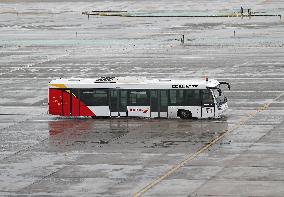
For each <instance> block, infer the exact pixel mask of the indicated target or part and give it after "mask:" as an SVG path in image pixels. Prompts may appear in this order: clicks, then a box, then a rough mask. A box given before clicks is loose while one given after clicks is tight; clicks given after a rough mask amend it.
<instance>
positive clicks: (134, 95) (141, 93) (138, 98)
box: [129, 90, 150, 106]
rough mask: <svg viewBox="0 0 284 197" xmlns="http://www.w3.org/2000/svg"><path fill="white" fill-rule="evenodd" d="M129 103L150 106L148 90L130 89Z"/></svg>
mask: <svg viewBox="0 0 284 197" xmlns="http://www.w3.org/2000/svg"><path fill="white" fill-rule="evenodd" d="M129 105H132V106H148V105H150V104H149V99H148V95H147V91H145V90H133V91H129Z"/></svg>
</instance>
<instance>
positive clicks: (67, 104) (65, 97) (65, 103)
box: [63, 90, 71, 116]
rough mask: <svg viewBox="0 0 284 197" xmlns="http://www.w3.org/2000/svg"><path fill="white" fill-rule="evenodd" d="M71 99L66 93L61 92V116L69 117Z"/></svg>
mask: <svg viewBox="0 0 284 197" xmlns="http://www.w3.org/2000/svg"><path fill="white" fill-rule="evenodd" d="M70 107H71V97H70V94H69V93H68V92H67V91H64V90H63V116H70V115H71V108H70Z"/></svg>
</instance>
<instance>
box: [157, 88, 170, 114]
mask: <svg viewBox="0 0 284 197" xmlns="http://www.w3.org/2000/svg"><path fill="white" fill-rule="evenodd" d="M158 97H159V99H158V102H159V117H161V118H167V117H168V91H167V90H160V91H158Z"/></svg>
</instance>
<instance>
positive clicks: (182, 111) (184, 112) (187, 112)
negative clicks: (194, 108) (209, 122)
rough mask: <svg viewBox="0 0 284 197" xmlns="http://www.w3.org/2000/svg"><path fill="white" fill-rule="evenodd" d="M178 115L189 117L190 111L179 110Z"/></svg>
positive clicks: (183, 117)
mask: <svg viewBox="0 0 284 197" xmlns="http://www.w3.org/2000/svg"><path fill="white" fill-rule="evenodd" d="M179 117H180V118H181V119H190V118H192V115H191V112H190V111H188V110H181V111H180V112H179Z"/></svg>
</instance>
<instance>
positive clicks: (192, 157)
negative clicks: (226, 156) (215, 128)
mask: <svg viewBox="0 0 284 197" xmlns="http://www.w3.org/2000/svg"><path fill="white" fill-rule="evenodd" d="M283 95H284V92H282V93H281V94H279V95H278V96H277V97H275V98H274V99H273V100H272V101H271V102H269V103H266V104H264V105H263V106H262V107H259V108H258V109H257V110H256V111H255V112H253V113H252V112H251V113H249V114H248V116H247V117H245V118H242V119H244V120H242V119H241V120H240V121H239V122H238V123H236V125H235V126H233V127H232V128H231V129H224V130H223V131H222V132H221V134H220V135H219V136H218V137H216V138H215V139H213V140H211V142H209V143H207V144H206V145H205V146H203V147H201V148H200V149H199V150H198V151H197V152H195V153H193V154H189V155H187V157H186V158H185V159H184V160H182V161H181V162H179V163H177V164H176V165H174V166H173V167H172V168H170V169H169V170H168V171H166V172H165V173H164V174H163V175H162V176H160V177H158V178H156V179H155V180H153V181H152V182H150V183H149V184H148V185H146V186H145V187H143V188H142V189H141V190H139V191H138V192H136V193H135V194H134V196H133V197H140V196H142V195H143V194H145V193H146V192H147V191H149V190H150V189H152V188H153V187H155V186H156V185H158V184H159V183H160V182H162V181H163V180H164V179H166V178H167V177H169V176H170V175H171V174H173V173H174V172H175V171H177V170H178V169H180V168H182V167H183V166H184V165H185V164H186V163H188V162H190V161H192V160H193V159H195V158H196V157H197V156H199V155H200V154H201V153H203V152H205V151H206V150H208V149H209V148H210V147H212V146H213V145H215V144H216V143H217V142H218V141H220V140H221V139H222V138H224V137H225V136H226V135H227V134H228V133H231V132H232V131H234V130H235V129H238V128H239V127H240V126H242V125H243V124H245V123H246V122H248V121H249V120H250V119H251V118H253V117H255V116H256V115H257V114H258V113H260V112H262V111H265V110H267V109H268V108H269V106H270V105H271V104H272V103H273V102H275V101H276V100H277V99H279V98H280V97H281V96H283Z"/></svg>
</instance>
